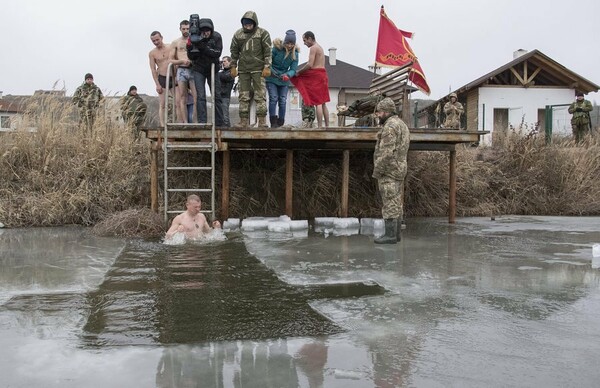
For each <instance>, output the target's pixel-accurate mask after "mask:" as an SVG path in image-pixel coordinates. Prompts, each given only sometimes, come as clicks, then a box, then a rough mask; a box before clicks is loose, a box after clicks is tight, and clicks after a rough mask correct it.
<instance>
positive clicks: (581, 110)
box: [569, 92, 594, 143]
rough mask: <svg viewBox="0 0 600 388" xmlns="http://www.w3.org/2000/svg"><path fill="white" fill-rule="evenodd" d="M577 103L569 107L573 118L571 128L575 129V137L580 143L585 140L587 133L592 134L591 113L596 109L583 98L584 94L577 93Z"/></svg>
mask: <svg viewBox="0 0 600 388" xmlns="http://www.w3.org/2000/svg"><path fill="white" fill-rule="evenodd" d="M575 96H576V101H575V102H573V103H572V104H571V106H569V113H571V114H572V115H573V117H572V118H571V127H572V128H573V137H574V138H575V141H577V142H578V143H579V142H580V141H582V140H583V137H584V136H585V134H586V133H591V124H592V123H591V120H590V112H591V111H592V110H593V109H594V107H593V106H592V103H591V102H589V101H588V100H585V99H584V98H583V93H582V92H577V93H575Z"/></svg>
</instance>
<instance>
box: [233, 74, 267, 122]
mask: <svg viewBox="0 0 600 388" xmlns="http://www.w3.org/2000/svg"><path fill="white" fill-rule="evenodd" d="M239 77H240V78H239V81H238V88H239V89H238V90H239V92H240V95H239V100H240V118H250V101H252V98H253V97H254V102H255V103H256V115H257V116H258V117H265V116H266V115H267V87H266V85H265V79H264V78H263V77H262V74H261V72H260V71H259V72H253V73H240V74H239Z"/></svg>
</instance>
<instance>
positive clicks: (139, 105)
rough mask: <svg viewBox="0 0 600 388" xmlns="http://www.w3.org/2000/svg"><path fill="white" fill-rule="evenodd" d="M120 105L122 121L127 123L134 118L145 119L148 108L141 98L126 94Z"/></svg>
mask: <svg viewBox="0 0 600 388" xmlns="http://www.w3.org/2000/svg"><path fill="white" fill-rule="evenodd" d="M120 103H121V115H122V116H123V120H125V121H127V120H129V119H130V118H133V117H135V116H137V117H142V118H144V117H146V111H147V109H148V106H147V105H146V103H145V102H144V100H143V99H142V97H140V96H138V95H135V96H132V95H131V94H126V95H124V96H123V97H121V101H120Z"/></svg>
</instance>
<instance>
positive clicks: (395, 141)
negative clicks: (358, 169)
mask: <svg viewBox="0 0 600 388" xmlns="http://www.w3.org/2000/svg"><path fill="white" fill-rule="evenodd" d="M409 145H410V133H409V132H408V127H407V126H406V124H405V123H404V121H402V120H401V119H400V117H398V116H396V115H394V116H391V117H390V118H388V119H387V120H386V122H385V124H384V126H383V128H381V130H379V132H378V133H377V143H376V144H375V152H374V153H373V178H375V179H381V178H390V179H394V180H398V181H402V180H404V177H405V176H406V156H407V154H408V146H409Z"/></svg>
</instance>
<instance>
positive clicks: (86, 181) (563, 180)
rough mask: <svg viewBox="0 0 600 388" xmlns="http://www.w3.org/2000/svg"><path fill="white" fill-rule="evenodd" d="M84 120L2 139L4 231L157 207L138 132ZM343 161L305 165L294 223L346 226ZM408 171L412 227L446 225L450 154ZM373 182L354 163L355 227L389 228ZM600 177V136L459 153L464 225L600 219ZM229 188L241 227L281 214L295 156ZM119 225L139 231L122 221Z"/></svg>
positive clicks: (62, 115) (270, 155) (361, 163)
mask: <svg viewBox="0 0 600 388" xmlns="http://www.w3.org/2000/svg"><path fill="white" fill-rule="evenodd" d="M76 117H77V116H76V112H75V111H74V109H73V107H72V106H71V105H70V104H69V103H68V101H64V100H62V99H59V98H56V97H52V96H47V97H40V98H35V99H33V98H32V100H31V101H30V103H29V108H28V111H27V113H26V114H25V115H24V118H23V121H22V122H21V123H20V125H19V129H18V130H17V131H15V132H12V133H0V222H2V223H4V224H6V225H7V226H13V227H15V226H46V225H63V224H81V225H93V224H96V223H98V222H99V221H100V220H103V219H107V217H109V216H113V217H114V215H115V214H118V213H121V212H124V211H126V210H130V209H145V208H146V209H147V208H148V207H149V190H150V183H149V170H150V168H149V155H150V153H149V149H150V147H149V142H148V141H147V140H142V141H140V142H136V141H135V140H134V139H133V136H132V135H131V133H130V131H128V130H126V129H125V128H123V127H122V126H120V125H117V124H115V123H111V122H110V121H108V120H104V119H103V118H102V117H99V118H98V121H97V122H96V125H95V127H94V129H93V132H92V133H91V134H89V133H87V132H86V131H85V130H83V129H79V128H78V126H77V120H76ZM29 128H37V130H36V131H35V132H31V131H30V130H29ZM341 160H342V153H341V151H297V152H296V153H295V158H294V186H293V189H294V203H293V206H294V217H296V218H312V217H317V216H338V215H341V200H340V198H341V181H342V168H341ZM174 161H176V162H178V163H184V164H185V163H187V164H189V165H203V164H204V165H205V164H207V163H208V162H209V156H208V155H207V154H205V153H191V152H187V153H186V152H181V153H177V154H176V155H174ZM219 161H220V158H217V164H218V166H217V171H216V176H217V179H218V181H217V192H216V196H217V209H216V212H217V216H219V214H220V213H221V211H220V210H221V209H219V206H220V196H221V193H220V185H219V183H220V177H221V171H220V168H221V163H219ZM161 163H162V161H161V160H159V166H161V165H162V164H161ZM408 163H409V170H408V175H407V179H406V185H405V187H406V191H405V213H406V215H407V216H409V217H410V216H444V215H446V214H447V211H448V155H447V153H442V152H410V153H409V160H408ZM372 170H373V163H372V151H370V150H365V151H352V152H351V154H350V191H349V196H350V198H349V213H350V214H351V215H352V216H357V217H379V216H380V208H381V203H380V199H379V195H378V194H377V185H376V182H375V180H373V179H372V178H371V173H372ZM598 177H600V139H599V137H598V136H592V137H589V138H588V139H587V140H586V141H585V142H584V143H583V144H574V143H573V142H572V141H570V140H568V139H560V138H556V139H554V141H553V143H552V144H551V145H546V144H545V142H544V140H543V138H541V137H538V136H524V137H523V136H512V137H510V139H508V140H507V141H506V142H505V143H504V144H503V145H502V146H501V147H495V148H491V147H479V148H472V147H468V146H459V147H458V149H457V179H458V182H457V188H458V192H457V205H458V206H457V214H458V215H459V216H488V215H492V214H496V215H497V214H532V215H533V214H537V215H599V214H600V196H599V195H598V193H600V179H599V178H598ZM159 178H160V179H162V174H159ZM174 178H175V177H174ZM209 179H210V175H209V174H208V173H206V172H204V173H198V172H187V173H182V175H181V176H179V177H176V182H175V184H176V185H177V186H178V187H208V185H209ZM160 184H161V186H160V187H162V182H160ZM230 187H231V191H230V209H229V214H230V216H231V217H241V218H244V217H248V216H255V215H280V214H283V213H284V212H285V151H278V150H261V151H234V152H232V155H231V180H230ZM184 200H185V194H183V193H182V194H177V195H174V196H173V197H172V198H171V201H172V205H173V206H175V207H178V206H180V207H181V208H182V209H183V203H184ZM203 200H204V202H205V203H206V202H207V201H208V198H203ZM159 203H160V204H161V205H162V201H159ZM123 214H130V215H132V214H133V215H134V216H135V214H142V213H139V212H138V213H136V212H129V213H123ZM116 219H119V218H116ZM119 220H120V222H119V223H120V224H121V225H129V224H127V223H126V222H124V220H123V217H121V218H120V219H119Z"/></svg>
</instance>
